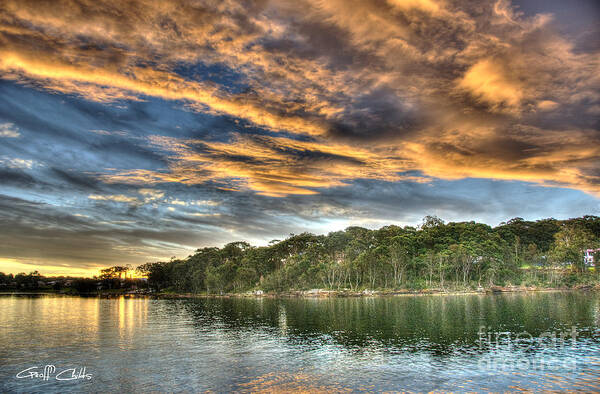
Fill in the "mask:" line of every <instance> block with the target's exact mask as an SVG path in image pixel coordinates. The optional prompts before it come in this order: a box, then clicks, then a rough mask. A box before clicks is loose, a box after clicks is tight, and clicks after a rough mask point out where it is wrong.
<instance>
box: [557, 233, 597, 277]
mask: <svg viewBox="0 0 600 394" xmlns="http://www.w3.org/2000/svg"><path fill="white" fill-rule="evenodd" d="M554 238H555V241H554V247H553V248H552V251H551V257H552V260H553V262H554V263H555V264H559V265H571V267H572V268H573V269H574V270H576V271H581V272H583V271H585V263H584V261H583V256H584V253H585V250H586V249H588V248H596V247H597V246H598V238H596V237H594V236H593V234H592V233H591V232H589V231H588V230H586V229H584V228H581V227H578V226H574V225H565V226H563V228H562V229H561V230H560V231H559V232H558V233H556V235H555V237H554Z"/></svg>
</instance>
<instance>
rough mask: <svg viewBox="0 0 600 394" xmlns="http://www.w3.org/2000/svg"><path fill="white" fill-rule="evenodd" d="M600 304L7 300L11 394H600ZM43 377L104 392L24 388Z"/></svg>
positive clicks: (5, 385) (2, 322) (479, 298)
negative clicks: (49, 370)
mask: <svg viewBox="0 0 600 394" xmlns="http://www.w3.org/2000/svg"><path fill="white" fill-rule="evenodd" d="M599 300H600V298H599V295H597V294H595V293H539V294H507V295H501V296H490V295H469V296H422V297H391V298H347V299H282V300H275V299H197V300H156V299H149V298H133V299H130V298H117V299H100V298H78V297H62V296H16V295H5V296H0V344H1V345H2V346H0V392H13V391H17V392H18V391H22V392H30V391H44V392H81V391H84V392H99V391H102V392H104V391H121V392H146V391H169V392H173V391H175V392H178V391H184V392H189V391H212V392H229V391H238V392H257V391H259V392H260V391H263V392H286V393H287V392H306V391H310V392H346V391H358V390H365V391H415V392H417V391H418V392H422V391H431V390H442V391H448V390H453V391H474V390H478V391H517V390H536V391H537V390H570V391H573V390H581V391H599V390H600V384H599V383H598V382H600V327H599V323H600V322H599V317H600V310H599ZM45 365H54V366H56V370H57V371H59V370H63V369H68V368H82V367H85V368H86V371H87V373H89V374H92V378H91V379H90V380H85V379H77V380H72V381H57V380H56V379H53V378H50V379H48V380H43V379H40V378H34V379H30V378H26V379H17V378H16V374H17V373H19V372H20V371H22V370H24V369H27V368H30V367H33V366H37V367H38V370H40V371H42V370H43V368H44V366H45Z"/></svg>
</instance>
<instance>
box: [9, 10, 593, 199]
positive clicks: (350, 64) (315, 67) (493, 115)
mask: <svg viewBox="0 0 600 394" xmlns="http://www.w3.org/2000/svg"><path fill="white" fill-rule="evenodd" d="M0 7H2V17H1V18H0V76H2V77H3V78H11V79H13V80H17V81H19V82H21V83H29V84H32V85H33V86H36V87H40V88H45V89H51V90H54V91H58V92H63V93H74V94H78V95H81V96H82V97H85V98H87V99H90V100H96V101H101V102H109V101H112V100H118V99H127V100H143V99H144V98H145V97H159V98H162V99H164V100H172V101H177V102H183V103H184V104H185V105H186V106H187V107H189V108H192V109H194V110H197V111H203V112H208V113H212V114H224V115H228V116H231V117H234V118H237V119H241V120H244V121H247V122H249V123H251V124H253V125H255V126H259V127H262V128H266V129H268V130H271V131H286V132H290V133H292V134H295V135H296V137H295V138H283V137H282V138H274V137H256V138H253V137H248V136H242V135H237V136H236V137H235V138H234V139H233V140H232V141H230V142H227V143H216V142H202V141H190V140H175V139H159V138H154V139H153V140H152V143H153V144H155V145H160V146H161V147H163V148H165V149H166V150H167V152H168V159H169V165H168V168H165V169H163V170H161V171H150V170H145V169H134V170H121V171H115V172H113V173H110V174H102V175H101V177H102V179H104V180H106V181H109V182H117V181H123V182H128V183H136V184H140V185H142V184H144V183H148V184H157V183H162V182H179V183H184V184H193V183H204V182H209V181H213V180H218V181H219V182H220V183H221V184H220V185H219V186H220V187H222V188H229V189H234V190H238V189H240V188H241V189H249V190H253V191H255V192H257V193H260V194H265V195H270V196H285V195H289V194H314V193H317V192H318V189H321V188H327V187H339V186H343V185H345V184H347V182H348V181H350V180H352V179H357V178H366V179H379V180H387V181H398V180H403V179H413V180H419V181H422V180H423V179H422V178H410V177H406V176H404V175H401V174H403V173H404V172H406V171H420V172H421V173H423V174H425V175H426V176H432V177H439V178H445V179H457V178H463V177H485V178H492V179H513V180H521V181H529V182H536V183H539V184H543V185H560V186H564V187H572V188H577V189H580V190H584V191H586V192H590V193H595V194H597V193H598V187H597V186H596V185H597V184H598V183H599V182H598V179H597V177H595V176H594V175H593V174H595V173H597V167H598V166H597V162H596V161H595V160H594V157H597V155H598V151H597V149H596V148H595V146H598V137H597V132H596V131H597V130H596V131H594V127H596V126H594V125H595V123H593V120H590V119H591V118H592V117H593V116H595V115H597V113H598V108H600V104H599V103H600V95H599V94H598V90H599V88H600V66H599V63H598V60H597V59H598V52H597V51H593V50H592V51H588V52H585V51H583V52H582V51H575V50H574V49H573V48H574V46H573V44H572V43H571V42H569V41H568V40H567V39H566V38H565V37H562V36H561V35H560V34H559V33H558V32H557V31H555V30H554V29H553V27H552V23H551V21H552V17H551V16H550V15H546V14H542V15H536V16H533V17H525V16H523V15H521V14H519V13H518V12H515V11H514V10H513V7H512V6H511V5H510V3H509V2H506V1H494V2H492V1H490V2H482V3H481V4H478V5H477V10H476V12H474V10H473V9H469V8H468V7H471V5H470V3H465V4H454V3H452V2H446V1H437V0H389V1H387V2H364V1H355V0H343V1H342V0H330V1H322V0H306V1H298V2H289V1H284V0H281V1H272V2H268V3H265V4H260V5H252V6H250V5H248V4H245V3H243V2H237V1H224V2H217V3H210V4H203V5H198V4H195V3H194V2H186V1H177V2H155V1H150V0H148V1H146V0H139V1H133V2H117V1H112V0H103V1H100V0H98V1H91V0H89V1H87V0H83V1H81V2H80V6H79V7H72V6H71V4H70V2H68V1H57V2H52V3H39V2H35V1H31V2H30V1H26V0H22V1H5V2H3V3H2V5H1V6H0ZM326 37H329V38H330V40H329V39H325V38H326ZM199 63H200V64H203V65H219V66H222V67H224V68H227V69H229V70H231V71H232V72H234V73H235V74H236V75H239V78H240V81H241V84H242V85H243V86H244V89H240V91H237V92H235V93H233V92H232V90H231V89H230V86H227V84H220V83H218V82H214V81H213V82H211V81H210V78H206V79H203V78H197V77H196V76H194V75H191V74H189V75H185V76H183V75H180V74H178V73H177V71H176V70H177V69H178V68H177V67H178V66H181V65H183V66H190V65H191V66H193V65H196V64H199ZM583 116H587V118H586V119H585V121H586V122H587V123H586V122H583V121H582V120H581V119H579V118H580V117H583ZM556 119H558V120H560V122H559V123H560V124H557V125H556V126H553V125H552V120H556ZM548 124H550V126H549V125H548ZM227 132H229V130H227ZM355 136H359V137H360V138H362V140H361V139H360V138H358V139H353V137H355ZM306 139H310V141H311V142H301V141H300V140H306ZM196 145H197V146H199V147H200V149H192V147H193V146H196Z"/></svg>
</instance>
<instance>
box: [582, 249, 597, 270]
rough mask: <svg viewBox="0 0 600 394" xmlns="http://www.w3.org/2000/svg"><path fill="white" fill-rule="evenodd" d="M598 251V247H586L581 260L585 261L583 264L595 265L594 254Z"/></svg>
mask: <svg viewBox="0 0 600 394" xmlns="http://www.w3.org/2000/svg"><path fill="white" fill-rule="evenodd" d="M598 252H600V249H587V250H586V251H585V254H584V256H583V262H584V263H585V265H587V266H590V267H595V266H596V265H595V264H594V255H595V254H596V253H598Z"/></svg>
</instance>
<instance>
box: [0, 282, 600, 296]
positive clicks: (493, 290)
mask: <svg viewBox="0 0 600 394" xmlns="http://www.w3.org/2000/svg"><path fill="white" fill-rule="evenodd" d="M565 291H568V292H571V291H585V292H589V291H592V292H594V291H600V285H595V286H575V287H532V286H530V287H521V286H504V287H501V286H492V287H490V288H484V289H478V290H442V289H426V290H363V291H350V290H326V289H312V290H290V291H285V292H279V293H264V292H260V291H254V292H245V293H223V294H206V293H161V292H158V293H157V292H149V291H140V290H137V291H116V292H97V293H68V292H55V291H43V290H42V291H37V292H36V291H26V292H20V291H6V292H0V296H3V295H61V296H75V297H99V298H118V297H126V298H137V297H140V298H142V297H148V298H155V299H191V298H255V299H256V298H305V299H315V298H319V299H322V298H364V297H402V296H404V297H406V296H459V295H497V294H515V293H544V292H565Z"/></svg>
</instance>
